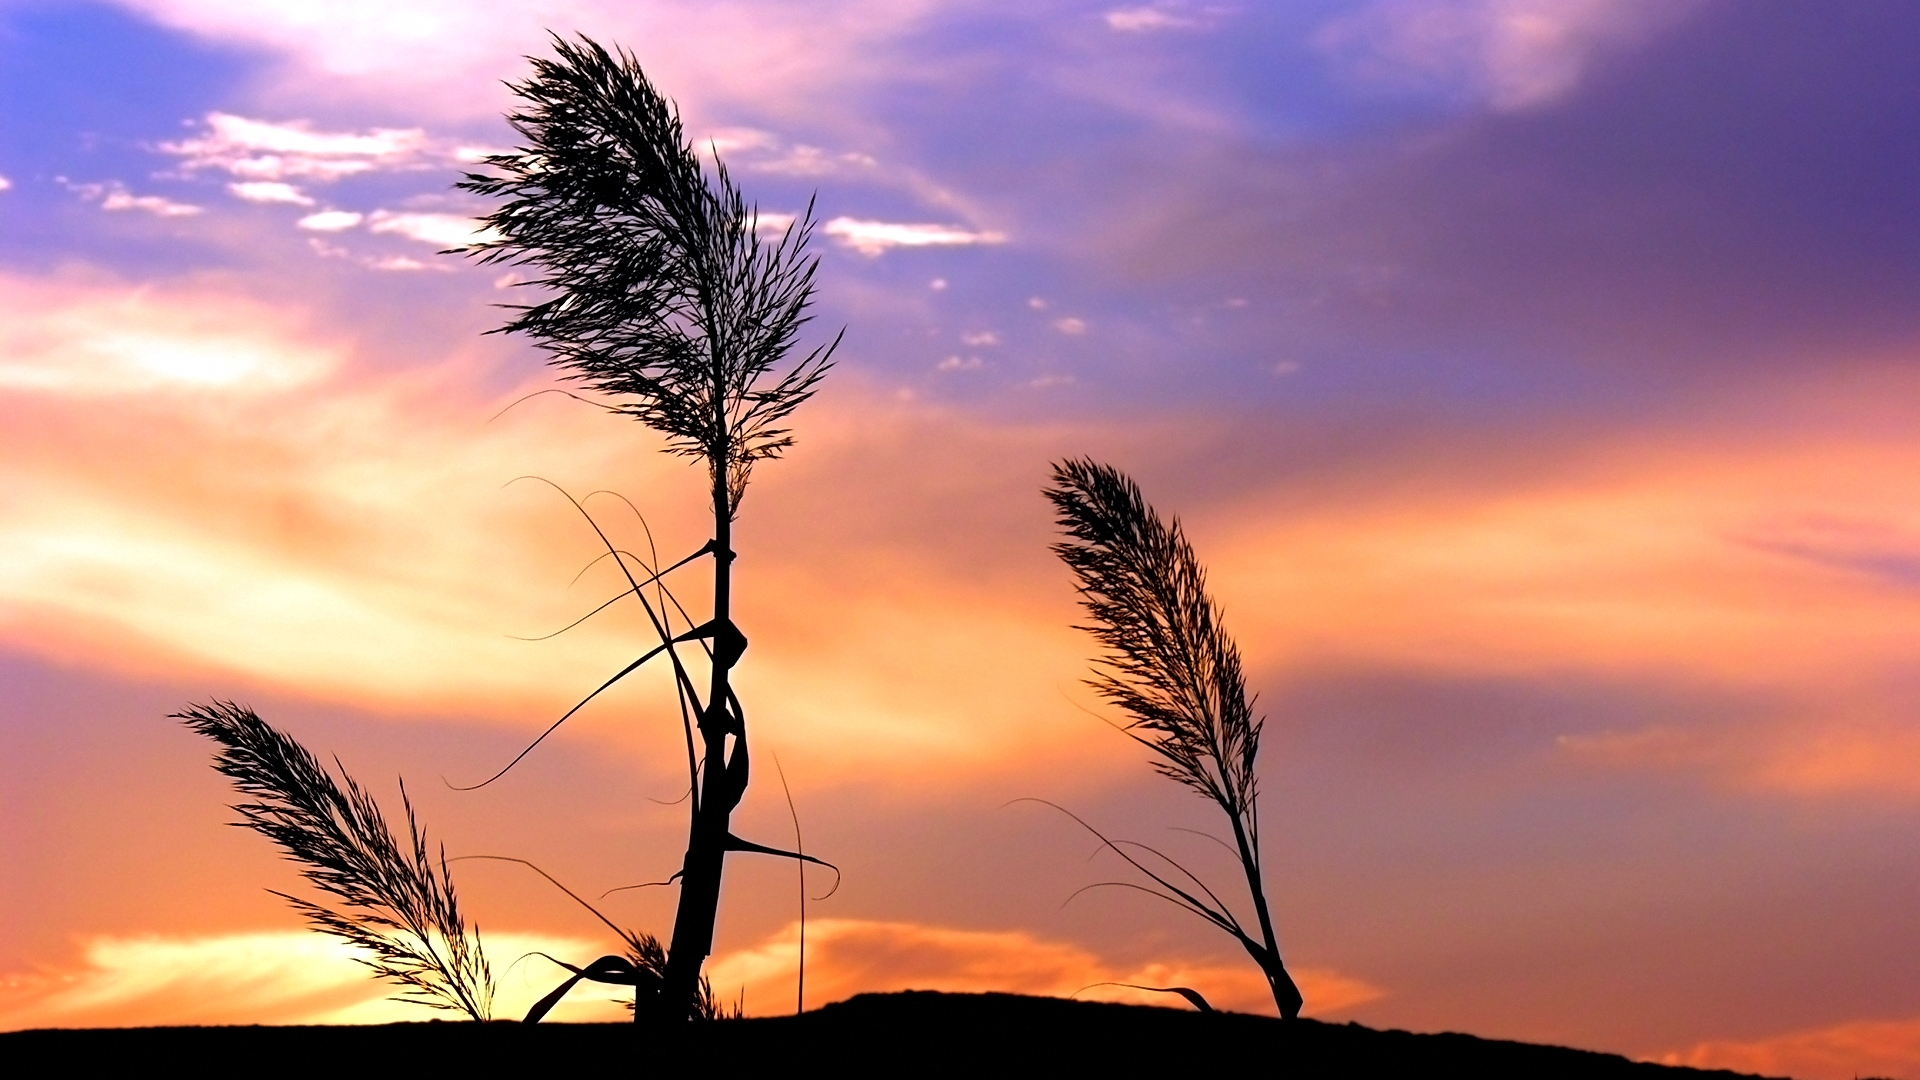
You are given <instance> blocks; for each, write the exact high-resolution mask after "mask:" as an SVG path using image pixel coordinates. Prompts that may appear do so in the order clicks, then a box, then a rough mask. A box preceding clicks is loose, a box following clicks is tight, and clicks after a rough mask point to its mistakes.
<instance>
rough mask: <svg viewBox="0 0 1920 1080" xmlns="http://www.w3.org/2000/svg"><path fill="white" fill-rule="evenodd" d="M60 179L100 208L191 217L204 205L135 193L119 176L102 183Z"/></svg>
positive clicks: (70, 188)
mask: <svg viewBox="0 0 1920 1080" xmlns="http://www.w3.org/2000/svg"><path fill="white" fill-rule="evenodd" d="M61 182H62V183H64V184H66V187H67V190H69V191H72V192H73V193H74V194H75V195H78V196H80V197H81V198H83V199H86V200H87V201H88V202H93V203H98V204H99V205H100V209H102V210H110V211H122V210H138V211H140V212H142V213H146V214H152V215H153V216H155V217H193V216H194V215H196V214H200V213H203V212H204V208H203V207H199V206H195V205H193V204H192V203H183V202H175V201H174V200H172V199H169V198H167V197H166V196H164V195H135V194H134V193H133V192H131V191H128V190H127V186H126V185H125V184H122V183H121V182H120V181H118V180H110V181H108V182H106V183H104V184H75V183H71V182H68V181H66V180H65V179H64V178H63V179H62V180H61Z"/></svg>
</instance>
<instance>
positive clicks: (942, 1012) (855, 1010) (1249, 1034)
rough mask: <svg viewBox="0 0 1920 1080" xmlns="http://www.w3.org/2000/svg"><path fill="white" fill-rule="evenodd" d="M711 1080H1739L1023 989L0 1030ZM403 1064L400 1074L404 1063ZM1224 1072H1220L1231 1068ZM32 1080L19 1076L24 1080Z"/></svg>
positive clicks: (235, 1050) (314, 1070)
mask: <svg viewBox="0 0 1920 1080" xmlns="http://www.w3.org/2000/svg"><path fill="white" fill-rule="evenodd" d="M683 1055H684V1056H685V1058H686V1060H688V1061H689V1062H694V1061H697V1062H701V1063H704V1064H703V1071H705V1073H706V1074H707V1075H710V1076H736V1075H742V1074H744V1073H745V1072H746V1071H747V1070H750V1069H751V1070H761V1069H782V1070H793V1071H796V1072H802V1073H814V1072H827V1073H831V1074H832V1075H835V1076H839V1077H849V1076H902V1077H912V1076H937V1075H965V1076H981V1077H1000V1076H1035V1075H1057V1076H1089V1075H1095V1072H1096V1070H1098V1071H1099V1072H1100V1074H1101V1075H1105V1076H1143V1075H1154V1076H1168V1077H1173V1076H1203V1077H1204V1076H1221V1075H1236V1076H1280V1077H1305V1078H1314V1077H1376V1076H1377V1077H1428V1076H1432V1077H1471V1078H1503V1077H1511V1078H1514V1080H1520V1078H1527V1080H1535V1078H1553V1080H1589V1078H1591V1080H1614V1078H1620V1080H1628V1078H1633V1080H1684V1078H1688V1077H1695V1078H1699V1077H1724V1078H1733V1077H1739V1076H1744V1075H1746V1074H1743V1073H1731V1072H1726V1071H1722V1070H1714V1071H1708V1070H1701V1069H1686V1068H1675V1067H1671V1066H1666V1065H1652V1064H1648V1063H1646V1062H1638V1061H1630V1060H1628V1059H1627V1058H1624V1057H1621V1056H1620V1055H1618V1054H1601V1053H1595V1052H1592V1051H1588V1050H1571V1049H1568V1048H1566V1047H1560V1046H1540V1045H1535V1044H1532V1043H1520V1042H1506V1041H1502V1040H1498V1039H1480V1038H1475V1037H1474V1036H1472V1035H1458V1034H1444V1035H1416V1034H1412V1033H1410V1032H1405V1031H1376V1030H1374V1029H1372V1028H1367V1027H1362V1026H1360V1025H1358V1024H1328V1023H1322V1022H1319V1021H1316V1020H1297V1021H1293V1022H1291V1023H1286V1022H1282V1021H1280V1020H1275V1019H1272V1018H1269V1017H1263V1016H1249V1015H1246V1014H1243V1013H1218V1012H1216V1013H1198V1012H1191V1011H1187V1010H1181V1009H1168V1008H1158V1007H1154V1006H1145V1005H1111V1004H1104V1003H1099V1002H1087V1001H1068V1000H1064V999H1061V998H1044V997H1023V996H1020V995H1016V994H941V993H934V992H931V991H924V990H915V991H908V992H906V993H900V994H861V995H859V996H858V997H854V998H851V999H849V1000H847V1001H843V1002H839V1003H837V1004H833V1005H828V1006H826V1007H825V1008H822V1009H818V1010H816V1011H814V1012H810V1013H807V1014H806V1015H804V1016H798V1017H794V1016H787V1017H771V1018H763V1019H753V1020H726V1021H717V1022H712V1023H698V1024H680V1025H674V1026H673V1027H672V1028H671V1029H670V1032H669V1031H662V1030H660V1029H654V1030H652V1031H648V1030H646V1029H644V1028H643V1029H641V1030H636V1029H635V1027H634V1025H633V1024H630V1023H621V1024H538V1025H533V1026H526V1025H521V1024H513V1023H493V1024H486V1025H476V1024H470V1023H459V1022H441V1021H434V1022H430V1023H415V1024H387V1025H382V1026H367V1027H199V1028H194V1027H175V1028H105V1029H99V1028H96V1029H58V1030H55V1029H49V1030H40V1031H19V1032H12V1033H9V1034H0V1061H6V1062H10V1063H23V1064H24V1063H26V1062H42V1063H47V1064H53V1063H58V1065H59V1066H60V1067H61V1069H62V1071H63V1072H64V1073H67V1074H80V1075H87V1074H95V1073H101V1072H104V1070H106V1069H109V1068H112V1069H126V1068H129V1067H132V1068H135V1069H138V1070H139V1071H141V1072H149V1071H153V1070H155V1069H156V1067H164V1066H168V1065H181V1066H187V1067H190V1068H192V1069H193V1070H194V1071H195V1073H196V1074H198V1075H249V1076H260V1077H281V1076H297V1075H308V1074H320V1073H326V1074H329V1075H334V1076H340V1075H348V1074H352V1073H367V1074H370V1073H369V1070H375V1071H378V1072H385V1071H387V1068H388V1067H392V1068H394V1069H396V1070H397V1069H400V1068H406V1070H407V1071H418V1069H417V1066H420V1065H422V1064H423V1063H431V1065H432V1071H433V1072H435V1073H436V1074H442V1075H445V1074H448V1073H450V1072H451V1073H454V1074H456V1075H506V1074H507V1070H509V1069H515V1070H517V1069H528V1070H533V1073H532V1074H534V1075H546V1074H549V1073H559V1072H565V1073H567V1074H570V1075H591V1076H605V1075H627V1074H628V1073H631V1072H634V1070H636V1069H637V1070H639V1071H640V1072H644V1073H647V1074H653V1075H658V1074H661V1073H663V1072H665V1071H666V1070H667V1069H669V1068H671V1067H672V1066H674V1065H675V1064H676V1063H677V1062H678V1061H679V1060H680V1059H681V1058H682V1056H683ZM400 1063H411V1064H410V1065H407V1066H402V1065H401V1064H400ZM1229 1069H1230V1070H1232V1072H1231V1073H1228V1072H1227V1070H1229ZM22 1075H26V1074H24V1073H23V1074H22Z"/></svg>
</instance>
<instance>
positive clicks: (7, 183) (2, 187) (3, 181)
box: [0, 176, 13, 191]
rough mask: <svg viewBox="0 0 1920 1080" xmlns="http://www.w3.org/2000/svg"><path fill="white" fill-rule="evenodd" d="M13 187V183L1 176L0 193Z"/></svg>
mask: <svg viewBox="0 0 1920 1080" xmlns="http://www.w3.org/2000/svg"><path fill="white" fill-rule="evenodd" d="M11 187H13V181H11V180H9V179H7V178H6V177H4V176H0V191H6V190H8V189H9V188H11Z"/></svg>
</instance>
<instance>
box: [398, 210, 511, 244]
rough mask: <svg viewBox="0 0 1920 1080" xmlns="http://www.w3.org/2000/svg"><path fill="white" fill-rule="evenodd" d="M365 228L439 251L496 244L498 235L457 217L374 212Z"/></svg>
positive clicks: (457, 215)
mask: <svg viewBox="0 0 1920 1080" xmlns="http://www.w3.org/2000/svg"><path fill="white" fill-rule="evenodd" d="M367 228H368V229H370V230H372V231H373V232H377V233H395V234H397V235H400V236H404V237H406V238H407V239H409V240H418V241H420V242H421V243H423V244H432V245H434V246H436V247H440V248H456V247H465V246H467V245H469V244H480V243H486V242H487V241H490V240H497V239H499V237H500V234H499V233H497V232H495V231H493V230H492V229H488V228H484V227H483V226H481V224H480V223H479V222H478V221H475V220H474V219H472V218H470V217H462V216H461V215H459V214H415V213H396V212H394V211H391V210H375V211H374V212H373V217H372V219H371V220H370V221H369V222H368V224H367Z"/></svg>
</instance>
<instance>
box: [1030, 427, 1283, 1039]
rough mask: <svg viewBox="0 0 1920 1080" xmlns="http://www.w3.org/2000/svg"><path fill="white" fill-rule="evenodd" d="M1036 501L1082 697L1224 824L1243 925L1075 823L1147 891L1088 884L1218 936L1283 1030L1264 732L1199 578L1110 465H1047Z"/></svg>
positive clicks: (1177, 531) (1172, 867)
mask: <svg viewBox="0 0 1920 1080" xmlns="http://www.w3.org/2000/svg"><path fill="white" fill-rule="evenodd" d="M1046 496H1047V498H1048V499H1049V500H1050V501H1051V502H1052V503H1053V506H1054V509H1055V510H1056V511H1057V512H1058V515H1059V517H1058V519H1057V520H1058V524H1059V526H1060V528H1061V529H1062V530H1063V531H1064V532H1065V533H1066V536H1067V539H1066V540H1064V541H1062V542H1060V543H1057V544H1055V545H1054V546H1053V551H1054V553H1055V554H1056V555H1058V556H1059V557H1060V558H1061V560H1062V561H1064V562H1065V563H1066V564H1067V566H1068V568H1069V569H1071V570H1072V571H1073V573H1074V577H1075V580H1076V585H1077V587H1078V589H1079V592H1080V597H1081V601H1082V606H1083V608H1084V610H1085V611H1086V614H1087V618H1088V623H1087V625H1085V626H1082V627H1079V629H1082V630H1086V631H1087V632H1089V633H1091V634H1092V635H1093V637H1094V640H1095V641H1097V642H1099V644H1100V645H1101V646H1102V648H1103V649H1104V652H1103V653H1102V654H1101V655H1100V656H1099V657H1098V658H1097V659H1096V660H1095V661H1094V663H1095V675H1094V677H1093V678H1092V679H1090V680H1088V685H1089V686H1091V687H1092V688H1093V690H1094V691H1095V692H1096V693H1098V694H1099V695H1100V696H1101V697H1102V698H1103V699H1105V700H1106V701H1107V703H1108V704H1110V705H1113V706H1114V707H1116V708H1118V709H1119V710H1120V711H1121V712H1122V713H1124V714H1126V716H1127V717H1128V722H1127V723H1126V724H1125V725H1123V726H1122V730H1123V731H1125V732H1126V734H1127V735H1128V736H1130V737H1132V738H1133V739H1134V740H1135V741H1136V742H1138V743H1140V745H1142V746H1144V747H1146V748H1147V749H1148V750H1149V751H1150V752H1151V753H1152V754H1153V757H1154V762H1153V765H1154V768H1155V770H1157V771H1158V772H1159V773H1160V774H1161V775H1162V776H1165V777H1166V778H1168V779H1170V780H1172V781H1174V782H1175V783H1177V784H1180V785H1182V786H1184V787H1186V788H1188V789H1190V790H1192V791H1193V792H1195V793H1196V794H1198V795H1199V796H1201V797H1202V798H1204V799H1206V800H1207V801H1209V802H1211V803H1212V804H1213V805H1214V806H1216V807H1218V808H1219V810H1220V812H1221V814H1222V815H1224V816H1225V818H1226V821H1227V826H1228V828H1229V829H1230V830H1231V833H1232V840H1231V843H1229V842H1228V841H1226V840H1224V839H1221V838H1219V837H1214V838H1213V839H1216V840H1219V841H1220V843H1222V844H1223V845H1224V846H1226V847H1227V849H1228V850H1229V851H1230V852H1231V853H1232V854H1233V856H1234V857H1235V858H1236V859H1237V860H1238V862H1239V865H1240V870H1241V872H1242V874H1243V876H1244V877H1245V883H1246V889H1247V900H1248V903H1249V904H1250V906H1251V907H1252V909H1253V914H1254V925H1253V926H1251V927H1250V926H1248V925H1247V924H1246V923H1245V922H1243V921H1242V920H1241V918H1240V917H1239V916H1238V915H1236V914H1235V912H1234V910H1233V908H1232V906H1230V905H1229V904H1228V903H1227V902H1226V901H1225V900H1223V899H1221V897H1220V895H1219V893H1217V892H1215V891H1214V890H1213V889H1212V888H1211V887H1209V886H1208V885H1207V884H1206V882H1204V881H1202V880H1201V879H1200V878H1199V877H1198V876H1196V875H1194V874H1193V873H1191V872H1189V871H1188V870H1187V868H1186V867H1185V866H1183V865H1181V864H1180V863H1179V862H1177V861H1175V860H1174V859H1172V858H1170V857H1168V856H1167V855H1166V854H1164V853H1162V852H1161V851H1159V850H1158V849H1156V848H1153V847H1149V846H1148V845H1145V844H1140V843H1136V842H1133V841H1128V840H1119V841H1115V840H1110V839H1108V838H1107V837H1106V835H1105V834H1103V833H1101V832H1100V831H1099V830H1098V829H1095V828H1094V827H1093V826H1091V825H1088V824H1087V823H1086V822H1085V821H1083V820H1081V819H1080V818H1078V817H1077V816H1075V818H1074V820H1076V821H1079V822H1080V824H1081V825H1082V826H1084V827H1085V828H1087V829H1088V830H1089V831H1090V832H1092V833H1093V834H1094V835H1095V836H1097V837H1099V839H1100V841H1101V843H1102V844H1103V845H1105V846H1106V847H1107V848H1108V849H1110V850H1112V851H1113V852H1114V853H1115V854H1117V855H1119V856H1120V858H1122V859H1124V860H1125V861H1126V862H1127V863H1128V865H1130V866H1131V867H1132V868H1133V869H1134V870H1135V871H1137V872H1139V873H1140V874H1142V875H1144V877H1145V878H1146V879H1147V881H1148V882H1150V884H1146V885H1142V884H1140V883H1138V882H1105V883H1102V884H1115V885H1122V886H1125V887H1128V888H1137V889H1142V890H1144V891H1146V892H1149V893H1151V894H1153V895H1155V896H1158V897H1160V898H1161V899H1163V900H1166V901H1168V902H1170V903H1172V904H1174V905H1175V906H1177V907H1179V908H1182V909H1183V910H1186V911H1188V912H1190V913H1192V914H1194V915H1196V916H1198V917H1199V918H1201V919H1203V920H1205V921H1206V922H1208V923H1210V924H1211V925H1213V926H1215V927H1217V928H1219V929H1220V930H1222V931H1224V932H1225V933H1227V934H1228V935H1230V936H1231V937H1232V938H1233V939H1234V940H1235V941H1237V942H1239V943H1240V945H1241V947H1242V948H1244V949H1245V950H1246V952H1247V955H1248V956H1250V957H1252V958H1253V961H1254V963H1256V964H1258V965H1259V966H1260V970H1261V972H1262V974H1264V975H1265V976H1266V979H1267V984H1268V987H1269V989H1270V990H1271V991H1272V993H1273V1002H1274V1004H1275V1005H1276V1006H1277V1007H1278V1008H1279V1010H1280V1015H1281V1016H1282V1017H1285V1018H1286V1019H1289V1020H1291V1019H1294V1018H1295V1017H1298V1016H1299V1015H1300V1008H1301V1005H1302V1003H1303V1002H1302V999H1301V995H1300V989H1299V987H1298V986H1296V985H1295V984H1294V981H1293V977H1292V976H1291V975H1289V974H1288V973H1287V968H1286V964H1285V963H1284V962H1283V961H1282V959H1281V956H1280V946H1279V943H1278V940H1277V938H1276V937H1275V934H1274V927H1273V917H1272V915H1271V913H1270V912H1269V910H1268V907H1267V895H1266V887H1265V883H1264V877H1263V874H1262V871H1261V863H1260V811H1259V795H1260V778H1259V775H1258V774H1257V772H1256V771H1255V762H1256V759H1257V758H1258V757H1259V754H1260V733H1261V728H1262V726H1263V722H1264V721H1263V718H1262V717H1260V716H1259V715H1257V714H1256V713H1255V712H1254V710H1253V705H1254V702H1253V699H1252V698H1250V697H1249V696H1248V694H1247V688H1246V678H1245V676H1244V674H1243V672H1242V668H1241V663H1240V650H1239V648H1238V646H1236V645H1235V644H1234V641H1233V638H1232V637H1230V636H1229V635H1228V634H1227V631H1226V627H1225V625H1224V620H1223V618H1222V615H1221V611H1220V607H1219V605H1218V604H1216V603H1215V602H1214V600H1213V598H1212V597H1211V596H1210V595H1208V593H1207V578H1206V570H1205V568H1204V567H1202V566H1201V564H1200V560H1199V558H1198V557H1197V556H1196V555H1195V554H1194V551H1193V545H1192V544H1190V543H1189V542H1188V541H1187V538H1186V534H1185V533H1184V532H1183V531H1182V529H1181V528H1180V522H1179V519H1177V518H1176V519H1173V520H1172V521H1166V520H1163V519H1162V518H1161V517H1160V515H1159V514H1158V513H1157V512H1156V511H1155V510H1154V508H1153V507H1152V506H1151V505H1150V504H1148V502H1147V500H1146V498H1145V496H1144V495H1142V493H1141V491H1140V486H1139V485H1138V484H1136V483H1135V482H1134V481H1133V480H1132V479H1131V478H1130V477H1128V476H1127V475H1126V474H1124V473H1122V472H1120V471H1119V470H1118V469H1115V468H1114V467H1112V466H1110V465H1103V464H1099V463H1096V462H1093V461H1091V460H1085V459H1079V460H1068V461H1064V462H1061V463H1058V464H1056V465H1055V466H1054V470H1053V479H1052V483H1051V485H1050V486H1049V487H1048V488H1047V489H1046ZM1155 989H1160V988H1155ZM1164 989H1167V990H1168V991H1169V992H1173V993H1181V994H1182V996H1186V997H1188V999H1189V1000H1195V999H1196V998H1197V997H1198V995H1197V994H1195V993H1193V992H1192V991H1191V990H1188V989H1187V988H1184V987H1173V988H1164ZM1195 1003H1196V1005H1198V1006H1200V1007H1202V1008H1204V1005H1202V1004H1201V1002H1199V1001H1196V1002H1195Z"/></svg>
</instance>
